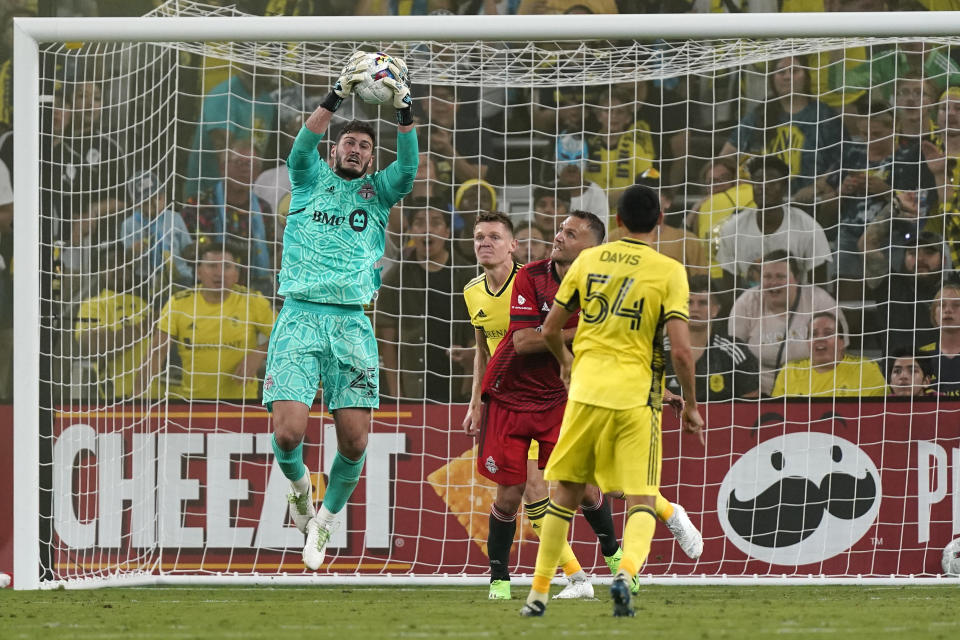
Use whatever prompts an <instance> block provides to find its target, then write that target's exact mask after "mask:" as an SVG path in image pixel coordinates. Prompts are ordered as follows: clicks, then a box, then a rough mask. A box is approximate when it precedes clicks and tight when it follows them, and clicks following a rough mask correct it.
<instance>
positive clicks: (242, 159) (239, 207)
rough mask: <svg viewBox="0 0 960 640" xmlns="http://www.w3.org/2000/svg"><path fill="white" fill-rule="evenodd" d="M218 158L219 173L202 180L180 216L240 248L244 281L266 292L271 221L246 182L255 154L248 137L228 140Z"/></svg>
mask: <svg viewBox="0 0 960 640" xmlns="http://www.w3.org/2000/svg"><path fill="white" fill-rule="evenodd" d="M218 157H219V165H218V171H219V172H220V175H221V176H222V178H220V179H218V180H216V181H213V182H208V183H207V185H208V186H207V188H206V189H205V190H204V191H202V192H201V193H200V194H199V196H198V202H197V204H196V206H187V207H185V208H184V210H183V219H184V221H185V222H186V225H187V229H189V230H190V231H191V232H193V233H199V234H201V235H203V236H207V237H210V238H213V239H214V240H215V241H216V242H218V243H221V244H223V243H226V244H230V245H231V247H232V249H233V250H234V251H241V252H242V253H241V255H240V257H239V259H240V260H242V261H243V263H244V264H246V265H248V268H249V273H248V274H247V281H246V285H247V286H249V287H250V288H252V289H255V290H257V291H259V292H261V293H263V294H264V295H267V296H270V295H272V294H273V291H274V289H275V288H276V282H275V273H274V272H273V271H272V266H273V262H272V259H271V257H270V256H271V247H272V244H273V241H274V228H273V227H274V225H273V224H272V222H273V221H272V216H270V215H268V214H267V213H266V209H267V207H266V205H265V204H264V202H263V201H262V200H260V198H258V197H257V195H256V193H255V192H254V189H253V187H252V186H251V185H252V184H253V177H254V176H256V175H258V174H259V173H260V159H259V158H258V157H257V156H256V152H255V150H254V148H253V145H252V141H251V140H250V139H249V138H247V139H244V138H241V137H235V138H233V139H231V140H230V143H229V145H228V146H227V148H226V149H224V150H223V151H221V152H220V154H219V156H218ZM235 257H236V256H235Z"/></svg>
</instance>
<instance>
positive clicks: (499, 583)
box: [487, 580, 510, 600]
mask: <svg viewBox="0 0 960 640" xmlns="http://www.w3.org/2000/svg"><path fill="white" fill-rule="evenodd" d="M487 599H488V600H509V599H510V581H509V580H491V581H490V593H488V594H487Z"/></svg>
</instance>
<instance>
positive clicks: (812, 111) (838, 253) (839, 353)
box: [0, 0, 960, 404]
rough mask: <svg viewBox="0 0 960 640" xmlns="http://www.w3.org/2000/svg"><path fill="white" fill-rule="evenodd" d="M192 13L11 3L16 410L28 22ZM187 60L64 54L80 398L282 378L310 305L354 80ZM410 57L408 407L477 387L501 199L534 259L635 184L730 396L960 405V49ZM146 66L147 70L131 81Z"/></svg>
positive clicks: (400, 279)
mask: <svg viewBox="0 0 960 640" xmlns="http://www.w3.org/2000/svg"><path fill="white" fill-rule="evenodd" d="M170 4H171V3H167V5H163V3H160V2H154V1H151V0H126V1H124V2H116V1H114V0H100V1H95V0H77V1H74V2H52V1H46V2H45V1H42V0H35V1H33V2H30V1H26V0H24V1H13V2H7V3H6V4H5V5H4V7H5V8H4V9H3V13H2V14H0V20H2V25H3V34H4V37H3V40H2V42H0V402H8V401H10V399H11V397H12V376H13V362H12V347H13V333H12V324H13V315H14V313H15V311H16V310H15V309H14V308H13V301H12V279H13V278H12V272H13V270H14V269H15V265H14V264H13V260H12V258H13V249H12V248H13V242H14V233H15V230H14V229H13V218H12V212H13V204H12V200H13V192H12V182H11V179H12V175H13V172H14V165H13V144H14V135H15V134H14V128H13V123H14V120H13V86H12V73H13V63H12V59H11V49H12V47H11V36H10V34H11V24H12V18H13V17H14V16H118V15H143V14H146V13H148V12H151V11H155V10H157V9H158V7H162V6H169V5H170ZM174 4H175V3H174ZM954 5H958V6H954ZM217 6H223V7H225V8H227V9H229V11H240V12H243V13H248V14H255V15H428V14H482V13H486V14H493V13H496V14H547V13H618V12H620V13H668V12H674V13H682V12H746V11H750V12H771V11H782V12H789V11H887V10H900V11H904V10H909V11H930V10H952V9H960V2H950V1H943V2H940V1H937V0H925V1H923V0H899V1H895V0H889V1H887V0H850V1H840V0H792V1H791V0H693V1H685V0H665V1H663V2H656V1H653V0H621V1H615V0H581V1H565V0H502V1H500V2H496V1H494V0H466V1H459V2H458V1H456V0H357V1H354V0H351V1H349V2H348V1H339V0H330V1H327V0H325V1H323V2H321V1H318V0H317V1H312V0H259V1H256V0H250V1H240V2H232V3H217V2H206V3H204V5H203V7H205V8H206V9H207V10H210V11H213V10H215V9H216V7H217ZM225 10H226V9H225ZM344 35H345V39H348V38H349V36H350V35H351V34H344ZM166 55H168V56H170V55H177V56H179V57H180V58H181V64H180V66H179V67H178V70H179V71H178V74H177V75H176V77H175V78H174V77H167V76H165V75H163V69H164V68H165V67H164V66H163V64H162V63H163V60H161V58H163V55H160V56H159V57H158V58H157V59H150V60H140V61H136V62H134V63H131V61H130V59H129V56H126V57H124V56H119V55H113V54H109V53H102V52H101V51H100V50H99V49H98V48H97V47H96V46H95V45H82V44H77V45H67V46H63V45H58V47H57V48H51V49H48V51H47V53H45V54H44V56H43V61H42V62H43V66H44V68H45V72H44V73H45V77H46V78H47V82H46V84H45V86H44V87H43V88H42V91H41V92H42V93H43V94H44V96H45V98H44V101H43V104H42V116H43V122H44V124H43V136H42V141H41V160H42V162H41V188H42V194H41V203H40V211H39V212H38V214H39V216H40V219H41V221H42V224H41V241H42V245H43V246H42V249H43V251H42V256H41V262H42V271H43V273H42V288H43V292H42V293H43V300H44V304H43V307H42V315H43V318H44V319H43V322H44V326H43V331H42V336H43V337H42V345H41V348H42V350H43V352H44V354H46V355H48V356H49V357H47V358H45V359H44V360H45V365H44V371H43V376H44V380H45V382H48V383H49V393H50V394H51V399H50V402H52V403H54V404H60V403H69V402H81V403H83V402H105V401H113V400H122V399H127V398H132V397H140V396H144V395H145V396H146V397H149V398H159V397H162V396H165V395H169V396H171V397H174V398H185V399H189V400H230V401H242V400H251V401H252V400H255V399H256V398H257V397H258V394H259V374H258V371H259V370H260V368H261V366H262V364H263V347H264V343H265V342H266V340H267V339H268V337H269V334H270V329H271V326H272V323H273V319H274V317H275V313H276V311H277V309H278V308H279V305H280V304H282V300H279V299H277V297H276V295H275V290H276V274H277V271H278V268H279V259H280V253H281V250H282V240H283V229H284V221H285V216H286V215H287V213H288V209H289V190H290V183H289V178H288V176H287V173H286V167H285V164H284V160H285V158H286V155H287V152H288V151H289V148H290V145H291V144H292V141H293V138H294V136H295V135H296V132H297V131H298V130H299V128H300V126H301V124H302V122H303V119H304V117H305V115H306V114H308V113H309V112H311V111H312V110H313V109H314V108H315V107H316V105H317V104H319V102H320V100H321V99H322V97H323V96H324V95H325V93H326V92H327V90H328V88H329V83H330V79H329V78H324V77H318V76H312V75H309V74H306V73H291V72H283V73H281V72H279V71H277V70H276V69H271V68H265V67H263V66H258V65H256V64H239V63H228V62H226V61H225V60H219V59H217V58H215V57H214V56H210V55H207V56H201V55H198V54H196V53H188V52H182V51H181V52H178V53H176V54H170V53H169V52H168V53H167V54H166ZM408 62H409V63H410V66H411V70H412V72H413V83H414V85H413V92H414V96H415V98H416V101H415V113H416V117H417V119H418V125H419V128H418V133H419V138H420V144H421V157H420V172H419V174H418V176H417V180H416V182H415V185H414V190H413V192H412V193H411V194H410V195H408V196H407V197H406V198H405V199H404V201H403V203H402V206H399V207H397V209H396V211H395V212H394V214H393V215H392V216H391V223H390V224H391V226H390V228H389V229H388V238H387V252H386V255H385V257H384V261H383V264H382V266H383V271H382V277H383V287H382V289H381V293H380V295H379V297H378V299H377V300H376V301H375V302H374V303H371V305H370V307H369V313H370V315H371V318H372V319H373V321H374V326H375V330H376V333H377V336H378V339H379V340H380V348H381V357H382V360H383V365H384V367H383V371H384V373H383V379H382V384H381V393H382V395H383V396H384V398H385V399H386V400H389V401H393V400H395V399H400V400H402V401H429V402H441V403H443V402H462V401H465V400H466V399H467V398H468V397H469V388H470V387H469V377H470V373H471V371H472V357H473V355H472V354H473V350H472V345H473V335H474V332H473V327H472V326H471V322H470V318H469V317H468V315H467V311H466V307H465V305H464V304H463V300H462V297H461V295H460V293H461V292H462V289H463V286H464V285H465V284H466V283H467V282H468V281H469V280H471V279H472V278H473V277H475V276H476V275H477V274H478V272H479V271H478V266H477V262H476V258H475V256H474V248H473V221H474V219H475V217H476V215H477V213H478V212H479V211H493V210H499V211H503V212H505V213H507V214H509V215H510V216H511V218H512V220H513V222H514V227H515V229H514V232H515V235H516V238H517V240H518V250H517V253H516V256H515V258H516V260H517V261H518V262H521V263H525V262H528V261H531V260H537V259H541V258H545V257H549V255H550V250H551V247H552V244H553V238H554V236H555V234H556V233H557V232H558V229H559V223H560V222H561V221H562V220H563V218H564V217H565V215H566V214H567V213H568V212H570V211H573V210H584V211H590V212H592V213H595V214H597V215H598V216H599V217H600V218H601V219H603V220H605V221H607V222H608V238H609V239H616V238H617V237H619V236H618V234H619V231H618V230H617V228H616V223H615V215H616V205H617V200H618V198H619V194H620V193H621V192H622V190H623V189H624V188H625V187H627V186H629V185H631V184H634V183H642V184H647V185H649V186H651V187H653V188H655V189H657V190H658V191H659V193H660V195H661V203H662V205H663V208H664V212H665V218H664V225H663V226H662V228H661V230H660V236H659V241H658V246H657V248H658V249H659V250H660V251H661V252H663V253H665V254H667V255H670V256H672V257H675V258H676V259H677V260H680V261H681V262H682V263H683V264H684V265H685V266H686V267H687V270H688V274H689V276H690V285H691V295H690V302H691V330H692V335H693V339H694V345H695V352H696V356H697V375H698V394H699V395H702V396H703V397H702V400H704V401H708V400H725V399H730V398H755V397H767V396H784V395H785V396H823V397H830V398H833V397H843V396H884V395H888V394H894V395H929V394H947V395H958V396H960V285H958V284H956V282H957V280H956V279H955V266H957V265H960V253H958V252H960V186H958V185H960V162H958V161H957V159H958V158H960V51H958V50H957V49H955V48H952V47H951V46H949V45H947V44H933V43H929V42H927V43H923V42H901V43H897V44H890V45H883V46H871V47H853V48H847V49H839V50H836V51H825V52H820V53H814V54H810V55H804V56H787V57H780V58H777V59H774V60H771V61H769V62H766V63H762V64H751V65H743V66H740V67H736V68H732V69H727V70H724V71H722V72H716V73H712V74H709V75H707V76H704V75H695V74H691V75H688V76H681V77H676V78H668V79H665V80H658V81H646V82H639V83H634V82H629V83H621V84H605V85H598V86H582V85H579V84H578V85H572V86H562V85H555V86H543V87H532V88H525V89H517V88H509V89H505V88H502V87H500V88H498V87H489V88H483V89H480V88H476V87H466V86H453V85H450V84H439V83H438V84H433V85H427V84H419V85H418V84H417V83H416V65H415V62H414V61H413V60H412V59H410V60H408ZM131 66H136V67H137V68H138V74H139V75H137V78H138V79H137V80H135V81H134V80H130V77H132V76H127V75H125V74H124V73H122V72H121V71H122V69H128V68H131ZM138 83H139V84H138ZM131 84H135V85H136V86H131ZM174 85H175V87H174ZM174 90H175V91H174ZM164 93H168V94H169V95H162V94H164ZM174 93H176V94H177V100H176V101H175V102H172V101H170V100H169V96H170V95H173V94H174ZM354 117H356V118H361V119H368V120H371V121H376V122H377V131H378V138H379V139H378V140H377V144H378V152H379V157H378V166H379V167H383V166H386V164H387V163H389V161H390V160H391V156H392V153H393V149H394V148H395V147H394V140H393V136H394V132H395V128H394V127H393V125H392V124H391V123H390V122H389V120H390V118H391V114H389V113H387V112H386V111H385V112H384V114H383V118H384V119H382V120H381V119H379V118H380V117H381V114H379V113H378V110H377V109H376V108H375V107H370V106H369V105H363V104H361V103H359V102H358V101H352V102H351V103H349V104H346V105H345V107H344V108H343V109H342V110H341V111H340V112H338V114H337V119H336V120H335V121H334V125H333V127H332V130H333V131H334V132H336V129H337V126H338V123H342V122H344V121H345V120H347V119H351V118H354ZM172 122H176V123H177V125H178V126H176V127H172V126H165V125H164V123H172ZM325 149H326V147H325V145H323V144H322V145H321V152H322V153H323V152H325ZM17 170H20V169H19V168H18V169H17ZM668 373H669V372H668ZM668 384H669V385H673V386H674V387H675V381H674V380H673V378H672V377H669V378H668ZM674 390H675V391H676V388H674Z"/></svg>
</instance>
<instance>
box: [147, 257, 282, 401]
mask: <svg viewBox="0 0 960 640" xmlns="http://www.w3.org/2000/svg"><path fill="white" fill-rule="evenodd" d="M196 255H197V256H198V261H197V264H196V274H197V282H198V285H197V287H196V288H195V289H190V290H187V291H181V292H179V293H175V294H174V295H173V296H172V297H171V298H170V300H169V301H168V302H167V303H166V305H164V307H163V309H162V310H161V311H160V319H159V320H158V322H157V325H156V330H155V331H154V334H153V344H152V346H151V350H150V354H151V357H150V360H149V367H148V369H147V370H148V371H149V374H150V379H151V380H152V379H155V378H156V377H157V376H158V375H159V374H160V372H161V371H162V370H163V367H164V365H165V364H166V362H167V354H168V352H169V350H170V346H171V342H173V344H174V345H175V346H176V348H177V353H178V354H179V356H180V361H181V362H182V363H183V373H182V379H181V382H180V385H179V386H178V387H173V388H171V389H170V390H169V392H170V394H171V395H173V396H177V397H182V398H184V399H187V400H201V399H203V400H254V399H256V398H257V387H258V381H259V380H260V375H261V374H260V369H261V367H262V366H263V363H264V362H265V361H266V358H267V340H268V339H269V337H270V331H271V330H272V328H273V322H274V319H275V314H274V312H273V309H272V308H271V306H270V302H269V301H267V299H266V298H264V297H263V296H262V295H260V294H259V293H256V292H253V291H250V290H249V289H247V288H246V287H243V286H241V285H239V284H237V283H238V282H239V280H240V265H239V264H238V255H243V254H242V253H237V252H236V251H235V250H233V249H231V248H229V247H226V246H224V245H223V244H220V243H216V242H202V243H200V245H199V247H198V249H197V251H196ZM145 382H146V381H141V383H140V388H141V389H142V388H143V386H144V384H145Z"/></svg>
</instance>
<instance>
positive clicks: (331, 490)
mask: <svg viewBox="0 0 960 640" xmlns="http://www.w3.org/2000/svg"><path fill="white" fill-rule="evenodd" d="M366 458H367V452H366V451H364V452H363V455H362V456H360V459H359V460H351V459H350V458H346V457H344V456H343V455H342V454H341V453H340V452H339V451H338V452H337V457H336V458H335V459H334V461H333V464H332V465H331V466H330V482H328V483H327V491H326V493H324V494H323V506H324V507H326V508H327V510H328V511H330V513H339V512H340V510H341V509H343V506H344V505H345V504H347V500H349V499H350V496H351V495H352V494H353V490H354V489H355V488H356V486H357V483H358V482H360V474H361V473H362V472H363V461H364V460H366Z"/></svg>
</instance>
